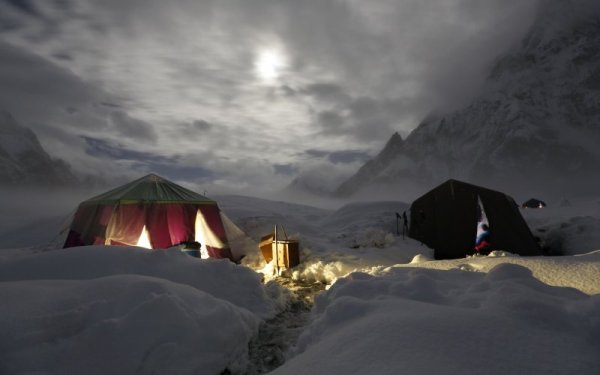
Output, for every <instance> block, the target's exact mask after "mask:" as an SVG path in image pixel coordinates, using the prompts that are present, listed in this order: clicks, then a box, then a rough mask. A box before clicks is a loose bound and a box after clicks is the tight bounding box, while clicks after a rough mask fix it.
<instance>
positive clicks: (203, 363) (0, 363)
mask: <svg viewBox="0 0 600 375" xmlns="http://www.w3.org/2000/svg"><path fill="white" fill-rule="evenodd" d="M59 258H63V257H59ZM72 264H73V263H70V264H69V265H72ZM38 270H40V269H39V268H38ZM0 300H2V305H1V307H0V331H1V332H2V335H1V336H0V373H3V374H16V373H54V374H134V373H140V374H150V373H152V374H154V373H177V374H193V373H204V374H218V373H220V372H221V371H223V370H225V369H226V368H228V369H229V370H231V371H234V372H239V371H243V369H245V367H246V365H247V361H248V353H247V349H248V342H249V341H250V339H251V337H252V336H254V335H255V334H256V333H257V331H258V324H259V319H258V318H257V317H256V316H255V315H253V314H252V313H250V312H249V311H248V310H245V309H242V308H239V307H236V306H235V305H233V304H231V303H229V302H226V301H224V300H221V299H218V298H215V297H213V296H211V295H210V294H208V293H205V292H203V291H200V290H198V289H196V288H193V287H190V286H188V285H183V284H177V283H173V282H170V281H167V280H164V279H159V278H155V277H148V276H140V275H117V276H108V277H100V278H94V279H89V280H41V279H40V280H26V281H11V282H6V281H5V282H2V283H0Z"/></svg>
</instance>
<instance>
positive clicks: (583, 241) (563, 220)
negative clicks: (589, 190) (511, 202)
mask: <svg viewBox="0 0 600 375" xmlns="http://www.w3.org/2000/svg"><path fill="white" fill-rule="evenodd" d="M572 202H573V203H569V205H561V204H560V202H553V203H550V204H549V206H548V207H546V208H543V209H523V210H521V212H522V213H523V217H524V218H525V220H526V221H527V223H528V224H529V226H530V228H531V230H532V233H533V234H534V235H535V236H536V237H538V238H539V239H540V242H541V245H542V246H543V248H544V249H545V250H546V252H547V253H549V254H556V255H575V254H585V253H588V252H590V251H594V250H599V249H600V201H596V200H575V199H573V200H572Z"/></svg>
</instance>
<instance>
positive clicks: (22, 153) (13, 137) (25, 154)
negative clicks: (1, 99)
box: [0, 111, 77, 186]
mask: <svg viewBox="0 0 600 375" xmlns="http://www.w3.org/2000/svg"><path fill="white" fill-rule="evenodd" d="M76 181H77V178H76V177H75V175H74V174H73V173H72V172H71V169H70V166H69V164H67V163H66V162H65V161H63V160H61V159H54V158H52V157H51V156H50V155H49V154H48V153H47V152H46V151H45V150H44V148H43V147H42V145H41V144H40V142H39V140H38V138H37V136H36V135H35V133H34V132H33V131H31V129H29V128H27V127H25V126H23V125H21V124H19V123H18V122H17V120H15V118H14V117H13V116H12V115H11V114H10V113H9V112H6V111H0V185H2V186H26V185H36V184H41V185H44V186H66V185H72V184H74V183H76Z"/></svg>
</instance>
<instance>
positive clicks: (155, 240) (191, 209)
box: [64, 203, 232, 259]
mask: <svg viewBox="0 0 600 375" xmlns="http://www.w3.org/2000/svg"><path fill="white" fill-rule="evenodd" d="M197 212H201V214H202V216H203V217H204V219H205V220H206V223H207V226H208V229H206V230H210V232H211V233H210V234H211V237H212V238H217V239H218V241H213V242H214V243H211V244H206V246H207V250H208V254H209V255H210V256H211V257H213V258H230V259H232V255H231V251H230V249H229V245H228V242H227V236H226V234H225V229H224V227H223V222H222V221H221V216H220V214H219V208H218V206H217V205H216V204H160V203H158V204H152V203H138V204H122V205H116V206H114V207H113V206H104V205H82V206H80V207H79V208H78V210H77V212H76V213H75V216H74V219H73V224H72V225H71V230H70V231H69V235H68V236H67V241H66V242H65V246H64V247H73V246H84V245H98V244H106V245H132V246H135V245H136V244H137V241H138V239H139V236H140V234H141V232H142V229H143V227H144V226H146V229H147V230H148V235H149V237H150V244H151V245H152V248H155V249H164V248H168V247H171V246H174V245H177V244H180V243H182V242H188V241H194V227H195V220H196V214H197Z"/></svg>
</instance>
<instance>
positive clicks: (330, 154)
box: [304, 149, 371, 164]
mask: <svg viewBox="0 0 600 375" xmlns="http://www.w3.org/2000/svg"><path fill="white" fill-rule="evenodd" d="M304 154H305V155H308V156H309V157H311V158H315V159H327V160H328V161H329V162H331V163H333V164H347V163H354V162H357V161H358V162H363V161H366V160H369V159H370V158H371V156H370V155H369V153H368V152H366V151H361V150H341V151H325V150H314V149H310V150H306V151H304Z"/></svg>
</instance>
